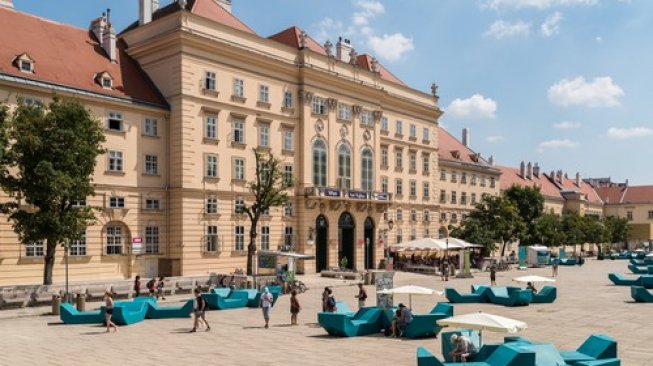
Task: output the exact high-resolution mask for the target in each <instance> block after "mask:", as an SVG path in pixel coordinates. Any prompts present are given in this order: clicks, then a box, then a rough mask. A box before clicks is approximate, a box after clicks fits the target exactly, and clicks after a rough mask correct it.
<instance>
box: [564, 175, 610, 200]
mask: <svg viewBox="0 0 653 366" xmlns="http://www.w3.org/2000/svg"><path fill="white" fill-rule="evenodd" d="M554 184H555V185H557V186H558V187H559V188H560V189H561V190H563V191H574V192H581V193H583V194H585V196H586V199H587V202H589V203H603V200H602V199H601V197H600V196H599V194H598V193H597V192H596V191H595V190H594V187H592V186H591V185H590V184H588V183H586V182H584V181H582V180H581V182H580V187H579V186H577V185H576V182H575V180H573V179H569V178H565V177H562V182H558V181H556V180H554Z"/></svg>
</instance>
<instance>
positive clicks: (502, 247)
mask: <svg viewBox="0 0 653 366" xmlns="http://www.w3.org/2000/svg"><path fill="white" fill-rule="evenodd" d="M505 256H506V241H505V240H503V239H501V259H503V258H505Z"/></svg>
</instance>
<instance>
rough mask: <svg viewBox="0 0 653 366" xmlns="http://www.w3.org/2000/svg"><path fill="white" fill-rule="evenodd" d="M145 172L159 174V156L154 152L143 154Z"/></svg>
mask: <svg viewBox="0 0 653 366" xmlns="http://www.w3.org/2000/svg"><path fill="white" fill-rule="evenodd" d="M144 169H145V174H147V175H158V174H159V156H158V155H154V154H146V155H145V166H144Z"/></svg>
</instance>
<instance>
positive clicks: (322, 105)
mask: <svg viewBox="0 0 653 366" xmlns="http://www.w3.org/2000/svg"><path fill="white" fill-rule="evenodd" d="M312 107H313V109H312V111H313V113H314V114H319V115H325V114H327V105H326V100H324V98H320V97H313V100H312Z"/></svg>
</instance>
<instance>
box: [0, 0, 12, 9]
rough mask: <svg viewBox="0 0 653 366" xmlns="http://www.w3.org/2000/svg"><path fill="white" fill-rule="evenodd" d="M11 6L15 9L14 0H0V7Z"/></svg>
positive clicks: (10, 7)
mask: <svg viewBox="0 0 653 366" xmlns="http://www.w3.org/2000/svg"><path fill="white" fill-rule="evenodd" d="M2 7H4V8H9V9H13V8H14V0H0V8H2Z"/></svg>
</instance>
